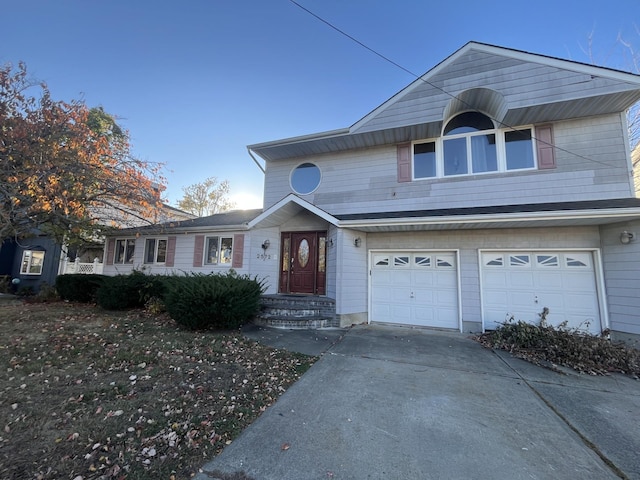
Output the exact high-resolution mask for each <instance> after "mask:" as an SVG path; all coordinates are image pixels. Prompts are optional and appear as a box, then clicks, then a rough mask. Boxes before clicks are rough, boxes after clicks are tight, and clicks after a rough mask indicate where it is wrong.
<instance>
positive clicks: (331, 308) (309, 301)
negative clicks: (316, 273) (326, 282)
mask: <svg viewBox="0 0 640 480" xmlns="http://www.w3.org/2000/svg"><path fill="white" fill-rule="evenodd" d="M260 304H261V308H260V313H258V314H257V315H256V316H255V317H254V319H253V323H254V324H256V325H260V326H263V327H275V328H287V329H296V330H305V329H307V330H313V329H318V328H339V327H340V320H339V319H338V318H337V316H336V301H335V300H333V299H332V298H327V297H319V296H317V295H263V296H262V297H261V300H260Z"/></svg>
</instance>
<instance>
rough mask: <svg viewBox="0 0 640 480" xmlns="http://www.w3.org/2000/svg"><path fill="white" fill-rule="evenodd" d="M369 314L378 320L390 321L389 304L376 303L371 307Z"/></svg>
mask: <svg viewBox="0 0 640 480" xmlns="http://www.w3.org/2000/svg"><path fill="white" fill-rule="evenodd" d="M371 315H372V316H373V317H374V318H377V319H379V320H378V321H379V322H390V321H391V305H383V304H380V303H378V304H376V305H374V306H373V307H372V308H371Z"/></svg>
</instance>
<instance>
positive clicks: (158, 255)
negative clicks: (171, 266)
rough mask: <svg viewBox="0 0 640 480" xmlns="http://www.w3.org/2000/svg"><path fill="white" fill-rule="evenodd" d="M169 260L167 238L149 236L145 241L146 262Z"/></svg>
mask: <svg viewBox="0 0 640 480" xmlns="http://www.w3.org/2000/svg"><path fill="white" fill-rule="evenodd" d="M166 261H167V239H166V238H147V239H146V240H145V242H144V263H146V264H151V263H165V262H166Z"/></svg>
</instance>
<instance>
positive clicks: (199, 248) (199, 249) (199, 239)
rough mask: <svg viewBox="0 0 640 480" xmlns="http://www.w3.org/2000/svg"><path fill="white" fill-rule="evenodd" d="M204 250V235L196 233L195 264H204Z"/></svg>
mask: <svg viewBox="0 0 640 480" xmlns="http://www.w3.org/2000/svg"><path fill="white" fill-rule="evenodd" d="M203 252H204V235H196V244H195V247H194V249H193V266H194V267H201V266H202V254H203Z"/></svg>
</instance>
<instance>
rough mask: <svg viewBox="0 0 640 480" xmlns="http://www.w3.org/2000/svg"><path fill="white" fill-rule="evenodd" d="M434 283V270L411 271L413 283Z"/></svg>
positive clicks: (417, 284) (422, 284)
mask: <svg viewBox="0 0 640 480" xmlns="http://www.w3.org/2000/svg"><path fill="white" fill-rule="evenodd" d="M434 283H435V274H434V272H428V271H425V270H424V269H422V270H419V271H414V272H413V284H414V285H416V286H420V287H421V286H428V287H430V286H432V285H434Z"/></svg>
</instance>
